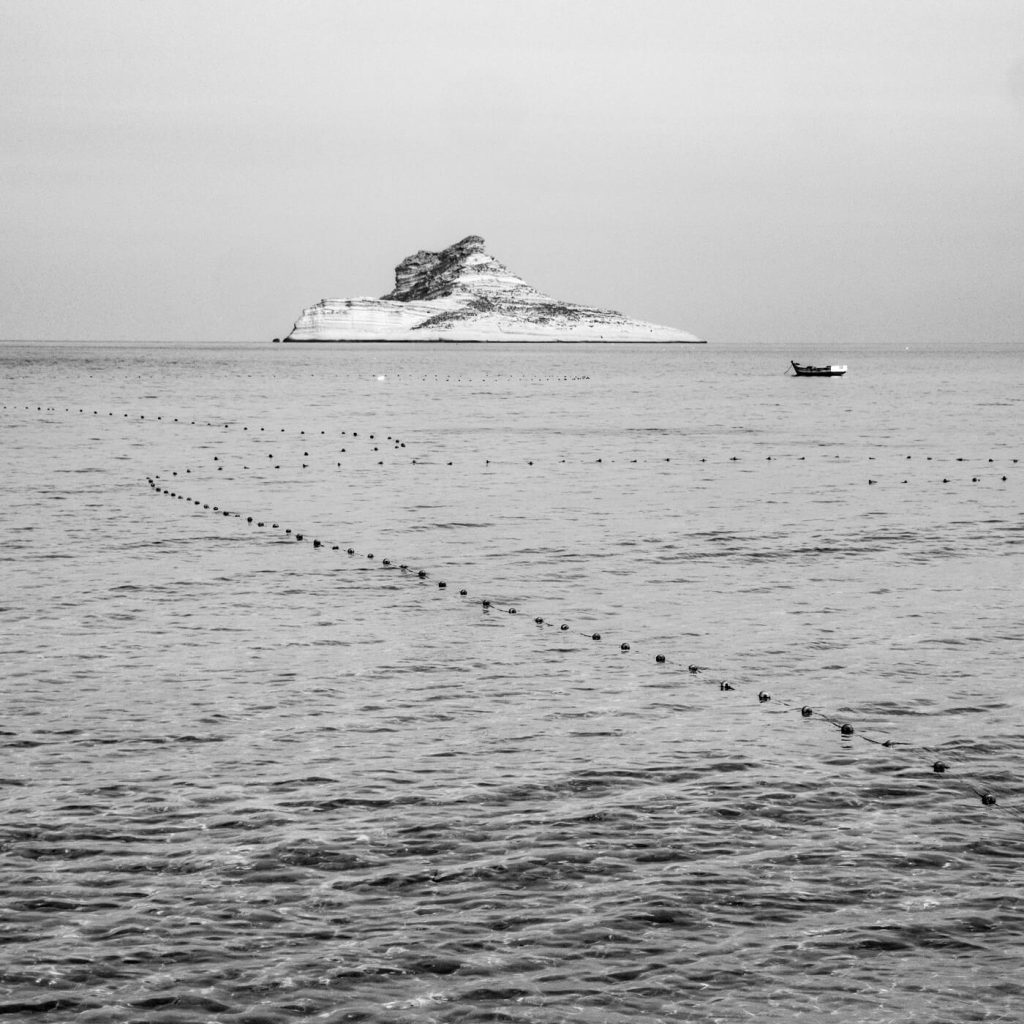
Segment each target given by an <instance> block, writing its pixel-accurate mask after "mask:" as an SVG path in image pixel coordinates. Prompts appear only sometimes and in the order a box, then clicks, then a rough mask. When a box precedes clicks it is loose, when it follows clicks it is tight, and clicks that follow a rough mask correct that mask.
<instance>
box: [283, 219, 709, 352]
mask: <svg viewBox="0 0 1024 1024" xmlns="http://www.w3.org/2000/svg"><path fill="white" fill-rule="evenodd" d="M284 340H285V341H490V342H495V341H499V342H500V341H506V342H517V341H519V342H521V341H534V342H547V341H586V342H623V341H628V342H684V343H685V342H688V343H691V344H693V343H697V344H700V343H701V341H700V339H699V338H697V337H695V336H694V335H692V334H689V333H687V332H686V331H680V330H678V329H676V328H675V327H664V326H662V325H660V324H649V323H644V322H643V321H640V320H631V319H630V318H629V317H626V316H623V315H622V314H621V313H615V312H613V311H612V310H608V309H594V308H592V307H591V306H581V305H578V304H576V303H573V302H563V301H562V300H560V299H553V298H552V297H551V296H550V295H544V294H542V293H541V292H538V291H537V290H536V289H534V288H531V287H530V286H529V285H528V284H527V283H526V282H525V281H524V280H523V279H522V278H520V277H517V276H516V275H515V274H513V273H512V272H511V271H510V270H509V269H508V268H507V267H505V266H503V265H502V264H501V263H499V262H498V261H497V260H496V259H495V258H494V257H493V256H488V255H487V253H486V252H484V240H483V239H482V238H481V237H480V236H479V235H469V236H468V237H467V238H464V239H462V241H461V242H456V243H455V244H454V245H451V246H449V247H448V248H447V249H444V250H442V251H441V252H426V251H423V250H421V251H420V252H418V253H416V254H415V255H413V256H407V257H406V258H405V259H404V260H402V262H401V263H399V264H398V266H397V267H396V268H395V287H394V289H392V291H390V292H388V294H387V295H384V296H382V297H381V298H379V299H374V298H368V297H359V298H352V299H321V300H320V301H319V302H318V303H317V304H316V305H315V306H310V307H309V309H305V310H303V312H302V316H300V317H299V319H298V320H297V321H296V322H295V327H294V328H293V329H292V331H291V333H290V334H289V335H288V337H286V338H285V339H284Z"/></svg>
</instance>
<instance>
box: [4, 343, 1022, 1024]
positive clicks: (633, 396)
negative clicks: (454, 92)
mask: <svg viewBox="0 0 1024 1024" xmlns="http://www.w3.org/2000/svg"><path fill="white" fill-rule="evenodd" d="M1021 356H1022V353H1021V351H1020V350H1017V349H1009V348H984V347H976V348H975V347H972V348H967V347H965V348H963V349H939V350H936V351H911V350H906V349H904V348H903V347H902V346H900V347H898V348H895V349H888V348H883V347H881V346H867V345H865V346H861V347H859V348H856V349H852V350H848V351H845V352H843V353H832V352H820V351H811V350H807V349H805V350H798V349H796V348H794V349H793V350H789V351H781V350H778V349H773V348H770V347H762V348H758V349H741V348H738V347H733V348H730V347H720V346H711V345H709V346H678V347H676V346H651V347H640V348H629V347H625V346H595V347H590V346H576V345H573V346H522V347H517V346H509V347H498V346H495V347H492V346H437V347H433V346H410V347H401V346H364V347H360V346H347V345H329V346H315V345H310V346H292V345H266V344H260V345H256V344H253V345H232V346H214V345H195V346H187V345H183V346H171V345H142V344H138V345H134V344H111V345H58V344H36V345H17V344H10V343H8V344H3V345H0V367H2V371H3V373H2V381H0V392H2V394H0V406H2V408H0V427H2V430H3V434H2V445H3V446H2V466H3V474H2V487H3V501H2V503H0V529H2V534H0V535H2V537H3V546H2V548H0V624H2V635H0V651H2V664H3V671H2V678H0V686H2V693H3V716H2V719H0V747H2V752H3V759H2V762H0V800H2V810H3V814H2V818H0V891H2V899H3V914H2V916H0V950H2V956H0V1014H2V1015H4V1019H7V1020H34V1021H43V1022H58V1021H61V1022H63V1021H75V1022H78V1021H82V1022H84V1021H96V1022H128V1021H152V1022H157V1024H169V1022H186V1021H210V1022H236V1021H237V1022H249V1024H276V1022H284V1021H292V1020H303V1019H312V1020H328V1021H343V1020H353V1021H355V1020H368V1021H383V1022H426V1021H439V1022H440V1021H443V1022H449V1021H451V1022H455V1021H478V1020H503V1021H510V1022H530V1024H541V1022H545V1024H546V1022H551V1024H560V1022H565V1021H581V1022H616V1021H622V1022H627V1021H628V1022H631V1024H633V1022H642V1021H652V1022H653V1021H662V1020H665V1021H696V1022H711V1021H723V1022H732V1021H746V1020H757V1021H762V1022H787V1024H788V1022H797V1021H807V1022H817V1021H828V1020H841V1021H843V1022H847V1024H849V1022H856V1021H864V1022H884V1021H899V1022H901V1024H902V1022H921V1024H924V1022H937V1021H950V1022H953V1021H955V1022H963V1021H1018V1020H1020V1019H1021V1018H1022V1016H1024V981H1022V980H1021V979H1022V977H1024V973H1022V969H1024V897H1022V890H1021V882H1022V871H1021V855H1022V853H1024V799H1022V784H1021V778H1020V776H1021V761H1022V754H1024V738H1022V737H1024V730H1022V719H1024V714H1022V712H1024V694H1022V687H1021V682H1020V666H1021V641H1022V639H1024V593H1022V579H1024V565H1022V558H1021V555H1022V552H1024V548H1022V544H1024V511H1022V508H1024V506H1022V485H1024V477H1022V472H1024V463H1022V462H1019V461H1018V460H1020V459H1024V444H1022V443H1021V440H1022V439H1021V426H1020V425H1021V423H1024V374H1022V361H1021ZM790 357H792V358H796V359H798V360H804V361H819V360H820V361H828V360H833V361H834V360H836V359H838V360H839V361H844V362H847V363H848V364H849V365H850V372H849V374H848V376H846V377H845V378H842V379H831V380H829V379H824V380H797V379H794V378H792V377H788V376H784V375H783V371H784V369H785V368H786V366H787V364H788V360H789V358H790ZM350 549H351V552H350ZM442 584H444V585H442ZM462 591H465V593H462ZM563 627H564V628H563ZM690 666H692V667H693V670H691V668H690ZM802 708H806V710H807V712H809V713H807V714H803V713H802V712H801V709H802ZM843 726H847V729H846V730H844V729H843ZM849 730H852V731H849ZM936 762H938V763H939V767H942V766H947V768H946V770H945V771H936V769H935V766H936Z"/></svg>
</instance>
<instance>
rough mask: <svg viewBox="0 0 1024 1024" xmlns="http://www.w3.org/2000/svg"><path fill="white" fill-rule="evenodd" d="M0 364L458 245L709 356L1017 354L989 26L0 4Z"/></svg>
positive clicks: (1011, 231) (937, 13)
mask: <svg viewBox="0 0 1024 1024" xmlns="http://www.w3.org/2000/svg"><path fill="white" fill-rule="evenodd" d="M0 25H2V26H3V31H2V32H0V261H2V262H0V338H4V339H81V340H130V339H140V340H181V341H198V340H211V341H213V340H223V341H235V340H237V341H251V340H264V339H268V340H269V339H270V338H271V337H275V336H284V335H285V334H286V333H287V332H288V331H289V330H290V329H291V327H292V324H293V322H294V321H295V319H296V318H297V317H298V316H299V315H300V313H301V311H302V309H303V308H304V307H306V306H309V305H312V304H313V303H315V302H317V301H318V300H319V299H321V298H325V297H332V298H333V297H349V296H357V295H376V296H380V295H383V294H385V293H386V292H387V291H389V290H390V289H391V287H392V284H393V277H394V267H395V265H396V264H397V263H398V262H399V261H400V260H402V259H403V258H404V257H405V256H407V255H409V254H411V253H413V252H415V251H417V250H419V249H427V250H439V249H443V248H445V247H446V246H448V245H450V244H452V243H453V242H456V241H458V240H459V239H461V238H463V237H464V236H466V235H469V234H477V235H482V236H483V237H484V238H485V239H486V242H487V246H486V247H487V251H488V252H489V253H490V254H491V255H492V256H494V257H495V258H497V259H498V260H500V261H501V262H503V263H504V264H505V265H506V266H508V267H509V268H510V269H511V270H512V271H513V272H515V273H517V274H519V275H520V276H521V277H523V278H525V280H526V281H528V282H529V283H530V284H531V285H533V286H534V287H536V288H538V289H540V290H541V291H544V292H547V293H548V294H551V295H554V296H556V297H558V298H560V299H565V300H568V301H575V302H583V303H588V304H591V305H597V306H601V307H603V308H611V309H617V310H619V311H620V312H623V313H626V314H627V315H629V316H631V317H635V318H637V319H643V320H649V321H653V322H656V323H663V324H669V325H671V326H674V327H679V328H681V329H683V330H688V331H691V332H692V333H694V334H697V335H698V336H700V337H702V338H706V339H708V341H709V342H711V343H714V342H722V343H742V344H755V343H759V342H772V343H778V342H789V341H792V342H795V343H805V342H820V341H827V342H829V343H830V344H831V345H832V346H833V348H832V349H831V351H834V352H836V353H837V354H841V346H842V345H843V344H846V343H854V342H861V341H869V342H890V341H891V342H892V344H894V345H897V344H898V345H901V346H906V345H928V344H941V343H951V342H957V343H959V342H971V341H975V340H976V341H978V342H979V343H981V342H984V343H991V342H1020V341H1024V274H1022V271H1024V2H1022V0H897V2H893V0H372V2H369V0H333V2H332V0H91V2H88V3H78V2H75V3H68V2H67V0H0Z"/></svg>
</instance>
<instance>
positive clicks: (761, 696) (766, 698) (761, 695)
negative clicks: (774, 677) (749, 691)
mask: <svg viewBox="0 0 1024 1024" xmlns="http://www.w3.org/2000/svg"><path fill="white" fill-rule="evenodd" d="M757 699H758V700H759V701H760V702H761V703H762V704H764V703H765V702H766V701H769V700H771V697H770V696H769V695H768V694H767V693H765V692H764V690H762V691H761V692H760V693H759V694H758V695H757Z"/></svg>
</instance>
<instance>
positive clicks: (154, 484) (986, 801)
mask: <svg viewBox="0 0 1024 1024" xmlns="http://www.w3.org/2000/svg"><path fill="white" fill-rule="evenodd" d="M159 479H160V478H159V476H154V477H148V478H147V482H148V483H149V486H150V488H151V489H153V490H154V491H156V492H158V493H163V494H169V495H170V496H171V497H178V498H183V497H184V495H178V494H176V492H172V491H169V490H168V489H167V488H162V487H160V485H159V483H158V481H159ZM188 500H190V501H193V502H194V503H195V504H196V505H199V504H200V502H199V500H197V499H191V498H190V499H188ZM210 507H211V506H209V504H206V503H204V504H203V508H204V509H209V508H210ZM212 509H213V511H218V508H217V506H212ZM222 514H223V515H225V516H233V517H236V518H241V514H240V513H238V512H229V511H223V512H222ZM245 520H246V522H247V523H249V524H252V523H253V522H254V517H253V516H246V517H245ZM255 522H256V525H257V526H258V527H263V526H264V525H265V520H255ZM273 528H274V529H277V528H278V524H277V523H274V524H273ZM285 533H286V534H291V533H292V530H291V528H290V527H289V528H286V529H285ZM294 537H295V540H296V541H302V540H303V539H304V534H302V533H299V532H296V533H295V534H294ZM312 547H313V548H314V549H320V548H322V547H324V542H323V541H321V540H320V539H318V538H313V539H312ZM330 549H331V550H332V551H339V550H341V547H340V545H339V544H331V545H330ZM345 554H347V555H349V556H354V555H356V554H357V552H356V550H355V548H353V547H346V548H345ZM366 558H367V559H368V560H373V559H374V555H373V554H372V553H367V554H366ZM379 564H380V565H381V567H382V568H383V569H385V570H389V569H393V568H396V567H395V566H394V563H393V562H392V560H391V559H388V558H384V559H381V560H380V563H379ZM397 569H398V570H399V572H400V573H401V574H402V575H411V574H414V575H415V578H416V579H418V580H426V579H427V578H428V577H429V573H428V572H427V570H425V569H415V570H414V569H410V566H409V565H408V564H407V563H401V564H399V565H398V566H397ZM447 588H448V582H447V581H446V580H438V581H437V589H438V590H447ZM458 593H459V596H460V597H467V596H468V590H467V589H466V588H464V587H463V588H460V589H459V592H458ZM479 604H480V606H481V608H482V609H483V610H484V611H490V610H492V609H493V610H497V611H504V612H505V613H507V614H508V615H510V616H513V615H517V614H518V609H517V608H516V607H515V606H508V607H501V606H499V605H495V604H494V602H493V601H492V600H491V599H490V598H483V599H479ZM533 621H534V623H535V624H536V625H538V626H555V625H556V620H551V619H548V618H545V617H544V616H541V615H535V616H534V617H533ZM557 628H558V631H559V633H565V632H570V626H569V624H568V623H565V622H561V623H559V624H558V626H557ZM576 635H578V636H581V637H586V638H589V639H590V640H592V641H600V640H601V639H602V634H601V633H599V632H592V633H586V632H581V631H577V632H576ZM619 651H620V652H621V653H623V654H628V653H630V652H632V651H633V644H632V643H630V642H627V641H622V642H620V644H619ZM654 662H655V664H658V665H668V658H667V656H666V655H665V654H664V653H660V652H659V653H657V654H655V656H654ZM686 668H687V672H688V674H689V675H690V676H699V675H701V674H702V673H704V672H706V671H708V668H707V666H705V665H698V664H695V663H690V664H688V665H687V666H686ZM669 671H671V669H669ZM712 681H717V683H718V688H719V690H721V691H722V692H735V691H736V690H737V685H738V684H734V683H733V682H730V681H729V680H726V679H717V680H712ZM757 699H758V702H759V703H760V704H769V703H773V702H774V703H775V704H779V705H782V706H783V707H786V708H790V709H797V705H795V704H793V703H791V702H789V701H787V700H785V699H784V698H781V699H780V698H778V697H773V696H772V695H771V694H769V693H768V692H767V691H765V690H760V691H758V694H757ZM799 712H800V715H801V717H803V718H807V719H809V718H815V717H816V718H820V719H821V720H823V721H825V722H827V723H829V724H830V725H832V726H833V727H834V728H836V729H837V730H838V731H839V734H840V735H841V736H843V737H845V738H851V737H854V736H857V738H858V739H861V740H863V741H864V742H867V743H870V744H874V745H878V746H882V747H895V746H897V745H898V746H901V747H906V748H907V749H911V750H914V751H919V752H927V753H934V751H933V750H932V749H931V748H927V747H915V746H914V745H908V744H897V743H896V742H895V741H893V740H891V739H885V740H879V739H876V738H873V737H872V736H870V735H868V734H862V733H857V731H856V729H855V727H854V726H853V724H852V723H850V722H848V721H839V720H837V719H836V718H834V717H832V716H830V715H826V714H824V713H823V712H820V711H816V710H814V709H813V708H811V707H810V706H809V705H806V704H805V705H801V706H799ZM949 770H950V766H949V764H948V763H947V762H945V761H942V760H935V761H934V762H933V763H932V771H933V773H935V774H944V773H946V772H947V771H949ZM961 781H962V782H963V783H964V785H965V786H966V787H967V788H968V789H969V790H970V791H971V792H973V793H974V794H975V795H976V796H977V797H978V798H979V799H980V801H981V803H982V804H983V805H984V806H986V807H992V806H996V805H997V803H998V801H997V798H996V796H995V795H994V794H993V793H992V792H991V790H990V789H987V788H979V787H977V786H976V785H974V784H973V783H972V782H970V780H966V779H964V780H961Z"/></svg>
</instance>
